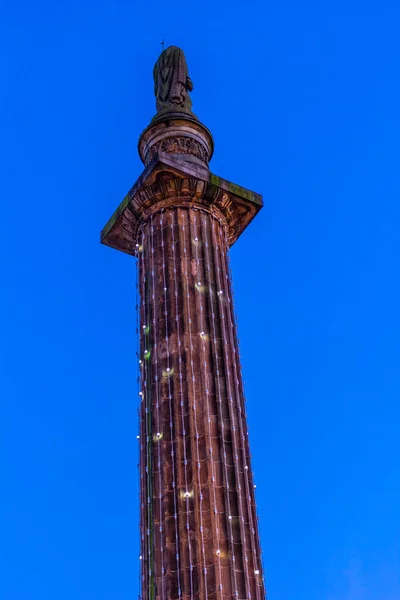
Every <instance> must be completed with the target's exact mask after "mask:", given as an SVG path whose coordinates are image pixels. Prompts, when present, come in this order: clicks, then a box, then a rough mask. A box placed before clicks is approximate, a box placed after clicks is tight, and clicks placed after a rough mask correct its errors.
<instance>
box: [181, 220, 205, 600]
mask: <svg viewBox="0 0 400 600" xmlns="http://www.w3.org/2000/svg"><path fill="white" fill-rule="evenodd" d="M187 214H188V213H187ZM188 222H189V215H188ZM181 238H182V240H183V253H184V255H186V254H187V251H186V234H185V226H184V225H182V227H181ZM186 261H187V259H186ZM183 280H184V282H185V284H184V286H185V291H184V296H186V306H187V328H188V333H189V348H190V353H189V356H190V361H189V362H190V375H189V380H190V381H191V383H192V395H193V405H192V408H193V417H194V419H193V420H194V429H195V440H196V442H195V445H196V463H197V469H196V471H197V485H198V490H199V520H200V539H201V556H202V558H203V569H202V571H203V577H204V592H205V600H208V586H207V565H206V552H205V543H204V526H203V494H202V491H201V490H202V488H201V462H200V448H199V438H200V435H199V428H198V423H197V406H196V402H197V396H196V386H195V376H194V368H193V337H192V318H191V311H190V293H189V273H188V265H187V262H186V264H185V269H184V274H183Z"/></svg>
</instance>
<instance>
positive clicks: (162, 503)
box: [137, 205, 264, 600]
mask: <svg viewBox="0 0 400 600" xmlns="http://www.w3.org/2000/svg"><path fill="white" fill-rule="evenodd" d="M137 240H138V244H139V248H138V250H137V256H138V261H139V281H140V294H141V306H140V316H141V328H140V331H141V349H140V359H141V361H142V362H141V365H142V370H141V390H142V394H143V395H142V402H141V417H140V418H141V433H140V440H141V441H140V449H141V458H140V465H141V466H140V470H141V490H142V500H141V538H142V549H141V555H142V598H143V600H149V599H152V598H160V599H161V598H164V599H167V598H168V600H179V599H180V598H187V599H189V598H190V599H191V600H200V599H201V600H204V599H205V598H208V599H210V600H211V599H216V598H218V599H232V600H237V599H239V600H248V599H249V598H252V599H254V600H263V598H264V587H263V580H262V568H261V556H260V546H259V540H258V526H257V515H256V508H255V499H254V489H253V488H254V484H253V479H252V472H251V467H250V464H251V463H250V450H249V445H248V434H247V424H246V417H245V407H244V396H243V383H242V376H241V368H240V361H239V349H238V344H237V339H236V332H235V318H234V312H233V303H232V292H231V282H230V277H229V271H228V264H227V256H226V252H227V249H228V241H229V240H228V235H227V229H226V227H225V226H224V224H223V222H222V221H221V220H220V218H219V217H218V216H216V215H214V214H212V213H211V212H208V211H204V210H202V209H201V208H197V207H194V206H192V205H186V206H178V205H176V206H174V205H172V206H166V207H164V208H161V207H160V208H159V209H158V210H157V211H156V212H154V213H152V214H151V215H150V216H149V217H148V218H147V219H146V220H145V221H143V222H142V224H141V226H140V228H139V231H138V234H137Z"/></svg>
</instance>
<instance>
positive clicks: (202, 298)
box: [192, 211, 222, 598]
mask: <svg viewBox="0 0 400 600" xmlns="http://www.w3.org/2000/svg"><path fill="white" fill-rule="evenodd" d="M192 215H193V228H194V230H195V231H196V228H197V219H196V212H195V211H192ZM195 262H196V266H197V270H198V272H200V268H201V265H200V260H199V251H198V246H197V245H196V246H195ZM203 275H204V277H205V278H206V272H204V274H203ZM210 283H211V279H210V277H208V288H209V289H210V288H211V285H210ZM197 299H198V303H199V308H200V310H199V312H198V318H199V329H200V331H204V322H203V321H204V317H203V312H204V307H203V302H205V300H206V297H205V296H203V295H202V294H199V295H198V298H197ZM201 309H203V310H201ZM211 309H212V304H211ZM212 310H213V309H212ZM212 322H213V323H214V313H213V312H212ZM214 338H215V328H214ZM200 339H201V353H202V354H201V356H202V363H203V366H204V371H203V375H204V383H205V398H204V401H205V405H206V409H207V422H208V440H209V444H210V448H209V452H210V457H209V463H210V464H211V485H212V492H213V503H214V513H215V530H216V531H215V534H216V543H217V545H218V547H219V546H220V523H219V520H220V515H219V514H218V510H217V499H216V491H215V482H216V476H215V475H216V473H215V465H214V462H215V458H214V456H213V454H212V446H211V440H212V435H211V418H210V397H209V389H210V382H209V380H208V372H207V362H206V347H205V340H204V337H203V336H200ZM213 350H214V355H215V359H214V360H217V352H216V348H215V347H214V349H213ZM217 387H218V394H219V398H221V393H220V390H219V377H217ZM217 410H218V409H217ZM217 556H218V574H219V582H220V585H221V584H222V569H221V557H220V552H219V551H218V552H217ZM219 589H220V591H221V598H222V588H219Z"/></svg>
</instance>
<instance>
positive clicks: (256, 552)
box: [215, 232, 261, 600]
mask: <svg viewBox="0 0 400 600" xmlns="http://www.w3.org/2000/svg"><path fill="white" fill-rule="evenodd" d="M215 241H216V242H217V240H215ZM219 243H220V245H221V247H222V244H223V243H224V240H223V239H222V235H221V232H220V235H219ZM227 260H228V257H227V255H225V257H224V259H222V260H221V265H220V266H221V271H222V274H223V276H224V279H225V281H226V284H227V287H228V289H229V290H230V291H231V286H230V277H229V274H228V267H227ZM233 310H234V306H233V302H232V301H229V303H228V310H227V313H228V322H229V325H230V327H229V328H228V331H229V341H230V344H231V345H232V348H234V347H235V325H234V322H233ZM224 326H225V320H224ZM234 355H235V359H234V361H233V367H234V381H235V388H236V395H237V402H238V417H239V419H238V420H239V428H240V433H241V437H242V440H243V444H242V456H243V462H244V464H245V473H246V476H245V485H246V495H247V497H248V498H249V503H248V505H247V509H248V512H247V514H248V519H249V525H250V536H251V552H252V557H253V565H254V570H255V571H259V567H258V565H259V564H260V561H261V557H260V556H257V555H259V546H258V545H257V539H256V536H255V533H256V530H255V527H256V525H255V523H254V521H253V510H252V508H253V507H252V502H251V498H252V495H251V493H250V486H251V482H250V481H249V477H250V474H249V468H248V465H247V464H246V463H247V461H248V457H247V451H246V440H247V435H248V432H247V431H246V428H245V423H244V422H243V420H245V418H246V415H245V408H244V401H243V399H244V394H243V390H241V389H240V385H239V383H240V371H239V368H240V367H239V366H238V363H239V356H238V353H237V352H235V353H234ZM243 413H244V414H243ZM247 444H248V440H247ZM255 487H256V486H255V485H254V487H253V489H255ZM243 514H244V513H243ZM246 563H247V560H246ZM256 597H257V599H259V600H261V589H260V588H259V587H258V586H256Z"/></svg>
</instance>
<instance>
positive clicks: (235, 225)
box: [122, 177, 248, 245]
mask: <svg viewBox="0 0 400 600" xmlns="http://www.w3.org/2000/svg"><path fill="white" fill-rule="evenodd" d="M186 203H187V205H188V207H190V206H197V208H199V209H201V208H203V209H204V210H208V211H213V209H215V210H216V212H217V213H219V215H220V216H221V218H223V220H224V221H225V223H226V226H227V228H228V238H229V239H234V238H236V237H237V235H238V234H239V231H240V228H241V225H242V220H243V218H244V216H245V215H246V213H247V212H248V209H247V208H246V207H245V206H244V205H243V204H240V205H239V204H238V203H237V202H236V201H234V200H233V199H232V197H231V196H230V194H228V193H226V192H224V191H223V190H221V188H219V187H217V186H215V185H212V184H211V183H207V182H205V181H202V180H201V179H197V178H194V177H187V178H186V177H171V178H160V179H159V180H158V181H156V182H155V183H153V184H152V185H149V186H146V187H144V188H142V189H141V190H140V192H138V193H137V194H135V195H134V196H133V197H132V200H131V201H130V203H129V206H128V207H127V209H126V210H125V212H124V214H123V217H122V234H123V236H124V238H125V239H126V240H128V241H129V242H130V244H132V245H133V244H135V243H136V242H135V240H136V233H137V228H138V226H139V223H140V222H141V221H142V220H143V219H146V218H147V216H148V215H149V214H151V213H152V212H153V211H154V209H156V210H159V209H161V208H167V207H169V208H172V207H173V206H174V205H180V206H182V204H186Z"/></svg>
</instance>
